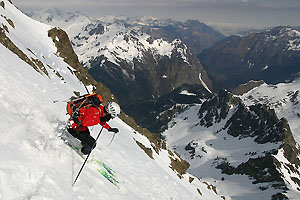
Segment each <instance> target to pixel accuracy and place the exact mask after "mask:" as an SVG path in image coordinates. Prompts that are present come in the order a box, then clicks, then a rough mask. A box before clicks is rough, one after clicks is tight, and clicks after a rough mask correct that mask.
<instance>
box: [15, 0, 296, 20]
mask: <svg viewBox="0 0 300 200" xmlns="http://www.w3.org/2000/svg"><path fill="white" fill-rule="evenodd" d="M13 3H14V5H16V6H17V7H18V8H20V9H21V10H27V11H28V10H39V9H44V8H51V7H57V8H59V9H67V10H70V11H72V10H78V11H81V12H82V13H84V14H86V15H88V16H105V15H125V16H149V15H151V16H154V17H160V18H170V19H176V20H186V19H198V20H200V21H201V22H206V23H226V24H239V25H264V26H274V25H300V0H46V1H45V0H13Z"/></svg>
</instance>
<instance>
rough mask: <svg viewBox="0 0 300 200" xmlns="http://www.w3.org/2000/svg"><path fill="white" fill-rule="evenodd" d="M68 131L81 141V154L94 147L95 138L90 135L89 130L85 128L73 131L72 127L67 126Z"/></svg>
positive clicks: (87, 152)
mask: <svg viewBox="0 0 300 200" xmlns="http://www.w3.org/2000/svg"><path fill="white" fill-rule="evenodd" d="M68 131H69V133H70V134H71V135H72V136H74V137H75V138H77V139H78V140H80V141H81V144H82V148H81V152H82V153H83V154H85V155H86V154H89V153H90V152H91V151H92V150H93V149H94V148H95V147H96V140H95V139H94V138H93V137H92V136H91V135H90V131H89V129H88V128H86V130H85V131H75V130H74V129H72V128H68Z"/></svg>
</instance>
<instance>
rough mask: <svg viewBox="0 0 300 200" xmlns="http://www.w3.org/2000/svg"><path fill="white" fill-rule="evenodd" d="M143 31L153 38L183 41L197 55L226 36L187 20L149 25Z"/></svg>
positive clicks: (197, 22) (201, 24)
mask: <svg viewBox="0 0 300 200" xmlns="http://www.w3.org/2000/svg"><path fill="white" fill-rule="evenodd" d="M143 30H144V31H145V32H146V33H148V34H149V35H151V36H152V37H153V38H156V39H159V38H164V39H166V40H168V41H172V40H174V39H177V38H179V39H181V40H182V41H183V42H184V43H185V44H187V45H188V47H189V48H191V49H192V51H193V52H195V53H196V54H199V53H201V52H202V51H203V50H204V49H207V48H209V47H211V46H212V45H213V44H214V43H216V42H217V41H220V40H221V39H223V38H224V37H225V36H224V35H222V34H221V33H219V32H218V31H216V30H214V29H213V28H212V27H210V26H207V25H206V24H204V23H201V22H199V21H197V20H187V21H186V22H184V23H183V22H173V23H170V24H168V25H155V24H153V25H149V26H145V27H143Z"/></svg>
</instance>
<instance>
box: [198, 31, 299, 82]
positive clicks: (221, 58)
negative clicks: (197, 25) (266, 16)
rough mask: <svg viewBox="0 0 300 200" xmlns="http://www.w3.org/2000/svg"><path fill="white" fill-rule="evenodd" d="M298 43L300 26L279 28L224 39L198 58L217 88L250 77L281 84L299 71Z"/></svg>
mask: <svg viewBox="0 0 300 200" xmlns="http://www.w3.org/2000/svg"><path fill="white" fill-rule="evenodd" d="M299 44H300V33H299V31H298V30H297V28H292V27H277V28H274V29H272V30H268V31H265V32H261V33H251V34H249V35H247V36H243V37H239V36H231V37H228V38H225V39H224V40H222V41H221V42H219V43H217V44H216V45H214V46H213V47H212V48H210V49H208V50H205V51H204V52H203V53H201V54H200V55H199V56H198V58H199V60H200V61H201V63H202V64H203V66H204V68H205V69H206V70H207V71H208V72H209V73H211V75H212V76H213V78H214V80H215V83H216V88H220V87H226V88H234V87H237V86H238V85H240V84H243V83H246V82H248V81H250V80H263V81H265V82H266V83H279V82H283V81H286V80H291V79H293V78H294V77H295V76H297V74H299V72H300V70H299V64H300V51H299Z"/></svg>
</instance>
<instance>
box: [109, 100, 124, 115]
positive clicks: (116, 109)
mask: <svg viewBox="0 0 300 200" xmlns="http://www.w3.org/2000/svg"><path fill="white" fill-rule="evenodd" d="M105 110H106V112H108V113H109V114H111V116H112V117H118V115H119V114H120V112H121V108H120V106H119V105H118V104H117V103H116V102H108V104H107V105H106V106H105Z"/></svg>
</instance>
